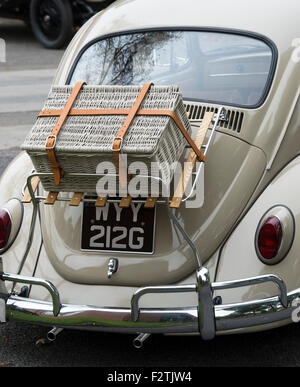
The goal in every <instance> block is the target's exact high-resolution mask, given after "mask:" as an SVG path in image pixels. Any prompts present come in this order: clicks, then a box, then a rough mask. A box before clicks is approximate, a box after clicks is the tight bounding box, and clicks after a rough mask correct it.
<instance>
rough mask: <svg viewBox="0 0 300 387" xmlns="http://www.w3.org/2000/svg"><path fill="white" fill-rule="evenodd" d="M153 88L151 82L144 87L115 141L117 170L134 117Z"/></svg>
mask: <svg viewBox="0 0 300 387" xmlns="http://www.w3.org/2000/svg"><path fill="white" fill-rule="evenodd" d="M151 86H152V83H151V82H147V83H145V84H144V86H143V87H142V90H141V92H140V94H139V95H138V97H137V99H136V100H135V102H134V104H133V106H132V108H131V109H130V110H129V113H128V115H127V117H126V119H125V121H124V123H123V125H122V127H121V129H120V130H119V132H118V134H117V136H116V137H115V139H114V142H113V146H112V150H113V152H114V158H115V163H116V166H117V168H119V154H120V151H121V147H122V142H123V139H124V137H125V135H126V132H127V130H128V128H129V126H130V125H131V123H132V121H133V119H134V117H135V116H136V113H137V112H138V110H139V108H140V106H141V104H142V102H143V100H144V98H145V96H146V94H147V92H148V90H149V89H150V87H151Z"/></svg>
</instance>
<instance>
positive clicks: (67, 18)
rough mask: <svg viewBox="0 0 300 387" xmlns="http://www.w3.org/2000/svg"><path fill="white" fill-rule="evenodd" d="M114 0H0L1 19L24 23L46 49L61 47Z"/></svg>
mask: <svg viewBox="0 0 300 387" xmlns="http://www.w3.org/2000/svg"><path fill="white" fill-rule="evenodd" d="M113 1H114V0H91V1H89V0H0V17H8V18H17V19H21V20H24V21H25V22H26V23H27V24H28V25H30V26H31V28H32V31H33V33H34V35H35V37H36V39H37V40H38V41H39V42H40V43H41V44H42V45H43V46H45V47H47V48H61V47H62V46H64V45H65V44H66V43H68V41H69V40H70V38H71V37H72V35H73V32H74V29H76V28H78V27H80V26H82V25H83V24H84V23H85V22H86V21H87V20H88V19H89V18H90V17H91V16H93V15H94V14H95V13H96V12H98V11H101V10H102V9H104V8H105V7H107V6H108V5H109V4H111V3H112V2H113Z"/></svg>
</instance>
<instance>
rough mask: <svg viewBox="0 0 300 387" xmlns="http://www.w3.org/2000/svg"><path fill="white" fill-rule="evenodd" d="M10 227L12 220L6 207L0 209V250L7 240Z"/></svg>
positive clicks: (6, 243)
mask: <svg viewBox="0 0 300 387" xmlns="http://www.w3.org/2000/svg"><path fill="white" fill-rule="evenodd" d="M11 229H12V220H11V217H10V214H9V213H8V211H7V210H6V209H0V251H1V250H2V249H4V248H5V247H6V246H7V245H8V242H9V238H10V235H11Z"/></svg>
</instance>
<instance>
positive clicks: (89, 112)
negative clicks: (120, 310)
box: [39, 109, 206, 162]
mask: <svg viewBox="0 0 300 387" xmlns="http://www.w3.org/2000/svg"><path fill="white" fill-rule="evenodd" d="M129 112H130V110H129V109H82V110H78V109H76V110H75V109H74V110H73V109H72V110H71V111H70V112H69V116H112V115H128V114H129ZM60 115H61V110H44V111H42V112H41V113H40V114H39V117H55V116H60ZM135 115H136V116H145V115H148V116H168V117H170V118H172V119H173V121H174V122H175V123H176V125H177V126H178V128H179V129H180V131H181V133H182V134H183V135H184V137H185V139H186V140H187V142H188V143H189V145H190V146H191V148H192V149H193V151H194V152H195V153H196V155H197V159H198V161H202V162H204V161H206V157H205V156H204V154H203V153H202V152H201V151H200V149H199V148H198V147H197V146H196V144H195V142H194V141H193V139H192V138H191V136H190V135H189V134H188V132H187V131H186V130H185V128H184V126H183V125H182V123H181V121H180V119H179V118H178V117H177V116H176V114H175V113H174V112H172V111H171V110H143V109H141V110H138V111H137V112H136V114H135Z"/></svg>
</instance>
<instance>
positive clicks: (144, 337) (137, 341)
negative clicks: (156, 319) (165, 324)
mask: <svg viewBox="0 0 300 387" xmlns="http://www.w3.org/2000/svg"><path fill="white" fill-rule="evenodd" d="M150 335H151V334H150V333H141V334H140V335H138V337H136V338H135V339H134V340H133V346H134V348H136V349H141V348H142V347H143V345H144V342H145V341H146V340H147V339H148V338H149V337H150Z"/></svg>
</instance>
